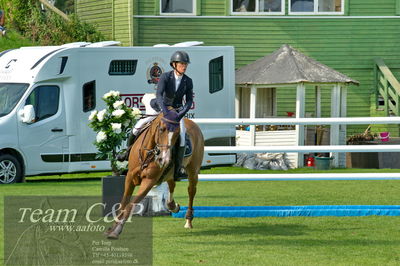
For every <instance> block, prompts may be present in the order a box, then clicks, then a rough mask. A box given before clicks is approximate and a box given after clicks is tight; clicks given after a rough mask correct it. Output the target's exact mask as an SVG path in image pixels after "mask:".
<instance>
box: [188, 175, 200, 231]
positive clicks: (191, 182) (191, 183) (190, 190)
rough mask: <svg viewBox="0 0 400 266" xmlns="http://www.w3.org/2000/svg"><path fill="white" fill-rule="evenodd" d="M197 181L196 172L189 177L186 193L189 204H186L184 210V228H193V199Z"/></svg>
mask: <svg viewBox="0 0 400 266" xmlns="http://www.w3.org/2000/svg"><path fill="white" fill-rule="evenodd" d="M197 182H198V175H197V174H192V175H190V177H189V186H188V194H189V204H188V209H187V211H186V215H185V218H186V223H185V228H189V229H191V228H193V225H192V221H193V213H194V210H193V201H194V196H195V195H196V191H197Z"/></svg>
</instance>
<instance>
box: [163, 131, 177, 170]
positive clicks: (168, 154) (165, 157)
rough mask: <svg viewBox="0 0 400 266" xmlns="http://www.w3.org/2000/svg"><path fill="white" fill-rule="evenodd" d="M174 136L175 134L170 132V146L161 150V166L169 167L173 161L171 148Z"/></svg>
mask: <svg viewBox="0 0 400 266" xmlns="http://www.w3.org/2000/svg"><path fill="white" fill-rule="evenodd" d="M173 136H174V132H168V144H167V147H165V148H164V149H162V150H161V160H160V166H161V167H164V166H167V165H168V164H169V163H170V161H171V147H172V138H173Z"/></svg>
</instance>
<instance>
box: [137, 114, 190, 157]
mask: <svg viewBox="0 0 400 266" xmlns="http://www.w3.org/2000/svg"><path fill="white" fill-rule="evenodd" d="M153 121H154V120H152V121H150V122H148V123H147V124H145V125H144V126H143V127H142V128H141V129H140V131H139V133H138V137H139V136H140V135H141V134H142V133H143V132H144V131H145V130H146V129H147V128H148V127H150V125H151V123H153ZM179 143H180V136H179V138H178V140H177V141H176V144H175V146H178V145H179ZM192 153H193V145H192V141H191V140H190V137H189V135H188V134H187V132H186V133H185V155H184V157H188V156H190V155H192Z"/></svg>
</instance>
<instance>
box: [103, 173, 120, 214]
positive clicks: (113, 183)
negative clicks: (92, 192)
mask: <svg viewBox="0 0 400 266" xmlns="http://www.w3.org/2000/svg"><path fill="white" fill-rule="evenodd" d="M124 184H125V176H124V175H120V176H111V175H109V176H106V177H103V178H102V181H101V186H102V202H103V204H104V209H103V216H107V215H110V214H111V212H112V208H113V206H114V205H115V204H118V203H120V201H121V199H122V196H123V194H124ZM117 207H118V206H117V205H116V206H115V207H114V208H117Z"/></svg>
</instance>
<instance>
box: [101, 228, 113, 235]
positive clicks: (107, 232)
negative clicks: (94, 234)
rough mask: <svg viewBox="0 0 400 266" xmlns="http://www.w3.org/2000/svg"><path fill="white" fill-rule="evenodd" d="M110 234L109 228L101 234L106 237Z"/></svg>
mask: <svg viewBox="0 0 400 266" xmlns="http://www.w3.org/2000/svg"><path fill="white" fill-rule="evenodd" d="M111 232H112V227H109V228H108V229H107V231H105V232H104V233H103V234H104V235H105V236H108V235H109V234H110V233H111Z"/></svg>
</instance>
